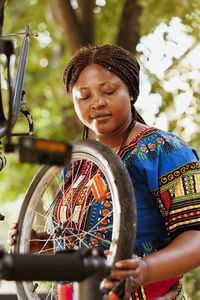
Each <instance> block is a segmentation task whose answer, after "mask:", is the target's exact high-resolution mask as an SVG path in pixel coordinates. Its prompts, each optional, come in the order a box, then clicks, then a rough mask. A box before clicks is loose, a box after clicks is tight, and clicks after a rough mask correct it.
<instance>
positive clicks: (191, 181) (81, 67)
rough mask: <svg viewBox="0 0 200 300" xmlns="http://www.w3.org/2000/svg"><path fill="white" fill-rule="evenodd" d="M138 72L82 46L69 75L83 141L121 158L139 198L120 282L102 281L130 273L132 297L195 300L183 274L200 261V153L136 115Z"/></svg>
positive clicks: (102, 49) (110, 49) (104, 51)
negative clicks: (132, 246) (131, 249)
mask: <svg viewBox="0 0 200 300" xmlns="http://www.w3.org/2000/svg"><path fill="white" fill-rule="evenodd" d="M139 71H140V67H139V64H138V62H137V60H136V58H135V57H134V56H133V55H132V54H131V53H129V52H128V51H126V50H125V49H123V48H121V47H118V46H114V45H104V46H94V47H87V48H81V49H80V50H79V51H78V52H77V53H76V54H75V55H74V57H73V58H72V60H71V61H70V62H69V63H68V64H67V66H66V68H65V70H64V77H63V78H64V83H65V86H66V90H67V93H68V95H69V96H70V98H71V99H72V101H73V103H74V108H75V111H76V114H77V116H78V117H79V119H80V120H81V122H82V123H83V125H84V134H83V137H84V138H88V137H89V133H90V131H89V130H91V131H92V134H93V136H92V138H94V139H96V140H98V141H100V142H102V143H104V144H106V145H108V146H110V147H111V148H112V149H113V150H114V151H115V152H116V153H118V155H119V156H120V157H121V159H122V161H123V162H124V164H125V166H126V167H127V169H128V171H129V174H130V177H131V180H132V183H133V186H134V190H135V195H136V202H137V236H136V244H135V250H134V255H133V257H132V258H131V259H128V260H124V261H119V262H117V263H116V269H115V270H113V271H112V272H111V277H112V278H113V279H116V281H108V280H105V281H104V287H105V288H108V289H112V288H113V287H114V285H115V284H116V283H117V282H118V281H119V280H121V279H122V278H124V277H127V276H132V278H133V280H134V281H133V283H132V287H133V292H132V299H154V298H156V297H166V299H177V300H178V299H190V298H189V296H188V295H187V293H186V291H185V289H184V287H183V286H182V283H181V277H182V275H183V274H184V273H186V272H189V271H190V270H192V269H193V268H195V267H197V266H198V265H199V264H200V232H199V229H200V165H199V161H198V156H197V153H196V151H195V150H194V149H192V148H190V146H189V145H187V144H186V143H185V142H183V141H182V140H181V139H180V138H178V137H177V136H175V135H174V134H171V133H168V132H164V131H162V130H159V129H157V128H154V127H150V126H148V125H147V124H145V122H144V120H143V119H142V117H141V116H140V115H139V114H138V113H137V111H136V110H135V107H134V103H135V101H136V100H137V97H138V94H139ZM11 243H12V241H11Z"/></svg>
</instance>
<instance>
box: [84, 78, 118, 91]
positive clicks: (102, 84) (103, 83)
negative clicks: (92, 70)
mask: <svg viewBox="0 0 200 300" xmlns="http://www.w3.org/2000/svg"><path fill="white" fill-rule="evenodd" d="M107 83H110V81H108V80H107V81H105V82H102V83H100V86H104V85H106V84H107ZM112 84H113V83H112ZM88 88H89V86H86V87H85V86H83V87H80V90H86V89H88Z"/></svg>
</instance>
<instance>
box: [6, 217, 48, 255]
mask: <svg viewBox="0 0 200 300" xmlns="http://www.w3.org/2000/svg"><path fill="white" fill-rule="evenodd" d="M16 235H17V224H16V223H13V224H11V226H10V230H9V231H8V245H9V246H10V251H9V252H10V253H12V252H13V250H12V248H13V245H14V243H15V236H16ZM41 250H42V251H43V252H44V253H52V252H53V243H52V241H50V240H49V234H47V233H46V232H39V233H37V232H36V231H35V230H34V229H32V230H31V241H30V250H29V251H30V253H36V252H40V251H41Z"/></svg>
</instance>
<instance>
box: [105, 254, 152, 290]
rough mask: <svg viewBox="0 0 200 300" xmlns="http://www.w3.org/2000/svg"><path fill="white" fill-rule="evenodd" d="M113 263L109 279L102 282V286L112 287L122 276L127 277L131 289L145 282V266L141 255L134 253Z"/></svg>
mask: <svg viewBox="0 0 200 300" xmlns="http://www.w3.org/2000/svg"><path fill="white" fill-rule="evenodd" d="M115 265H116V269H113V270H112V271H111V273H110V278H111V280H104V282H103V286H104V288H106V289H113V287H114V286H115V285H116V284H117V283H118V282H119V281H120V280H122V279H123V278H129V280H130V284H131V287H132V289H133V290H134V289H136V288H138V287H139V286H141V285H142V284H145V283H146V274H147V266H146V262H145V261H144V260H143V259H142V258H141V257H137V256H135V255H134V256H133V257H132V258H131V259H125V260H120V261H118V262H117V263H116V264H115ZM112 279H114V281H112Z"/></svg>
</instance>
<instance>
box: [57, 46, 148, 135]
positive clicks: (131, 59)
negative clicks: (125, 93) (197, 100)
mask: <svg viewBox="0 0 200 300" xmlns="http://www.w3.org/2000/svg"><path fill="white" fill-rule="evenodd" d="M91 64H98V65H101V66H102V67H104V68H106V69H108V70H109V71H111V72H112V73H114V74H115V75H117V76H118V77H119V78H120V79H121V80H122V81H124V83H125V84H126V85H127V87H128V90H129V93H130V96H132V98H133V100H132V101H131V105H132V106H131V112H132V122H131V124H130V126H129V129H128V133H129V132H130V130H131V129H132V127H133V126H134V124H135V122H136V121H139V122H141V123H143V124H146V123H145V121H144V120H143V118H142V117H141V116H140V115H139V113H138V112H137V111H136V109H135V107H134V103H135V102H136V100H137V98H138V95H139V72H140V66H139V64H138V62H137V60H136V58H135V56H134V55H133V54H131V53H130V52H129V51H127V50H125V49H124V48H122V47H119V46H117V45H103V46H89V47H82V48H80V49H79V50H78V51H77V52H76V53H75V55H74V56H73V57H72V59H71V60H70V62H69V63H68V64H67V66H66V68H65V70H64V74H63V81H64V84H65V86H66V90H67V93H68V94H69V93H71V91H72V88H73V85H74V84H75V82H76V81H77V79H78V77H79V75H80V73H81V71H82V70H83V69H84V68H85V67H87V66H88V65H91ZM87 137H88V128H87V127H85V126H84V131H83V138H87Z"/></svg>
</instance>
